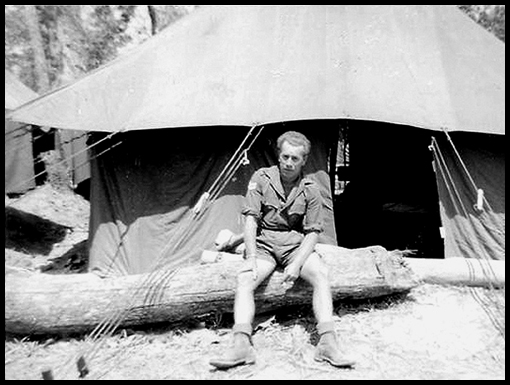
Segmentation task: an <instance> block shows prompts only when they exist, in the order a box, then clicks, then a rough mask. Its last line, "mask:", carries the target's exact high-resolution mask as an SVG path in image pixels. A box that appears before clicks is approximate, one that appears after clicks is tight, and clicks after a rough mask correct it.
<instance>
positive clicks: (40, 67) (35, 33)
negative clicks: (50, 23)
mask: <svg viewBox="0 0 510 385" xmlns="http://www.w3.org/2000/svg"><path fill="white" fill-rule="evenodd" d="M23 9H24V11H25V18H26V22H27V27H28V32H29V35H30V44H31V45H32V49H33V54H34V66H35V74H36V77H37V79H36V82H37V91H38V92H39V93H42V92H46V91H48V90H49V89H50V80H49V77H48V67H47V64H46V63H47V62H46V54H45V53H44V45H43V39H42V36H41V31H40V30H39V18H38V17H37V9H36V6H35V5H25V6H24V7H23Z"/></svg>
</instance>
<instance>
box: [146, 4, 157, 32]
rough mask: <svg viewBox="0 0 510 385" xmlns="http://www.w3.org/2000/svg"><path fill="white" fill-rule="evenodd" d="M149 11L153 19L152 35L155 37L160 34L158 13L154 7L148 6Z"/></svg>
mask: <svg viewBox="0 0 510 385" xmlns="http://www.w3.org/2000/svg"><path fill="white" fill-rule="evenodd" d="M147 9H148V11H149V17H150V19H151V33H152V35H153V36H154V35H155V34H156V33H158V14H157V13H156V8H154V6H153V5H148V6H147Z"/></svg>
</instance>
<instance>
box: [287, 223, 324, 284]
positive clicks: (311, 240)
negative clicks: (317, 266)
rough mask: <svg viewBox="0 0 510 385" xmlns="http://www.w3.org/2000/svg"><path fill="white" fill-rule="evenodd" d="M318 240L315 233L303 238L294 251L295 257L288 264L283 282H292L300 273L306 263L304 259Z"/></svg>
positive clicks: (311, 251) (313, 248)
mask: <svg viewBox="0 0 510 385" xmlns="http://www.w3.org/2000/svg"><path fill="white" fill-rule="evenodd" d="M318 240H319V234H318V233H317V232H315V231H312V232H309V233H308V234H306V235H305V237H304V238H303V241H302V242H301V245H300V246H299V248H298V249H297V250H296V255H295V256H294V260H293V261H292V263H291V264H289V265H288V266H287V267H286V268H285V270H284V272H283V274H284V278H283V281H284V282H294V281H295V280H296V279H297V278H298V277H299V273H300V272H301V268H302V267H303V265H304V264H305V262H306V259H307V258H308V257H309V256H310V254H312V253H313V252H314V250H315V245H317V242H318Z"/></svg>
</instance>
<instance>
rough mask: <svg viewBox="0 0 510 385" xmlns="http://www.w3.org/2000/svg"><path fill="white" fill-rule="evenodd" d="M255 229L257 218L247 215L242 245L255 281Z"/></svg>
mask: <svg viewBox="0 0 510 385" xmlns="http://www.w3.org/2000/svg"><path fill="white" fill-rule="evenodd" d="M257 227H258V224H257V218H255V217H254V216H253V215H247V216H246V222H245V224H244V245H245V247H246V259H247V260H248V263H251V266H252V271H253V279H254V280H255V279H257V246H256V243H255V240H256V237H257Z"/></svg>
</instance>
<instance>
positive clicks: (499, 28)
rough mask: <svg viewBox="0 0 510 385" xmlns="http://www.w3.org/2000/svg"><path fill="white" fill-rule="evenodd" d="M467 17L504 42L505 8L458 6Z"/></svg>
mask: <svg viewBox="0 0 510 385" xmlns="http://www.w3.org/2000/svg"><path fill="white" fill-rule="evenodd" d="M458 7H459V9H461V10H462V11H464V12H465V13H466V14H467V15H468V16H469V17H471V18H472V19H473V20H474V21H476V22H477V23H478V24H480V25H481V26H482V27H484V28H485V29H487V30H488V31H489V32H491V33H493V34H494V35H495V36H497V37H498V39H500V40H502V41H503V42H504V41H505V6H504V5H459V6H458Z"/></svg>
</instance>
